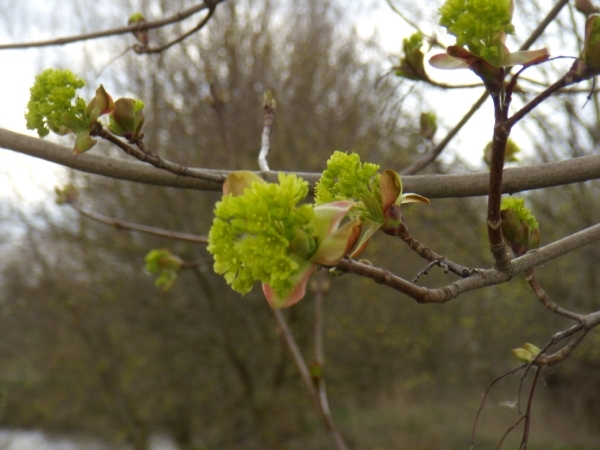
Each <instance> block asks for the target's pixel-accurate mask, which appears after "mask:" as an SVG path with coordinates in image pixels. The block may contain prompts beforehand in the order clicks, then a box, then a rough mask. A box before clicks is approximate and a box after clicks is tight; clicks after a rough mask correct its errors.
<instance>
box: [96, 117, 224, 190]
mask: <svg viewBox="0 0 600 450" xmlns="http://www.w3.org/2000/svg"><path fill="white" fill-rule="evenodd" d="M92 135H95V136H100V137H101V138H103V139H106V140H107V141H109V142H111V143H112V144H114V145H116V146H117V147H119V148H120V149H121V150H123V151H124V152H125V153H127V154H128V155H130V156H133V157H134V158H136V159H139V160H140V161H142V162H146V163H148V164H152V165H153V166H154V167H156V168H158V169H163V170H166V171H168V172H171V173H173V174H175V175H182V176H185V177H193V178H200V179H203V180H207V181H217V182H223V181H224V180H225V177H224V176H223V175H218V174H214V173H207V172H205V171H198V170H193V169H191V168H189V167H186V166H182V165H180V164H176V163H173V162H171V161H167V160H166V159H163V158H161V157H160V156H156V155H155V154H154V153H152V152H149V151H147V150H145V148H144V147H142V148H140V149H137V148H135V147H132V146H131V145H128V144H127V143H125V142H123V141H122V140H121V139H119V138H117V137H116V136H114V135H113V134H111V133H110V132H109V131H107V130H105V129H104V128H103V127H102V125H100V123H97V124H96V127H95V129H94V130H93V132H92ZM142 149H144V150H142Z"/></svg>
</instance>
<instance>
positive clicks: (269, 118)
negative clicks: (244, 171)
mask: <svg viewBox="0 0 600 450" xmlns="http://www.w3.org/2000/svg"><path fill="white" fill-rule="evenodd" d="M275 105H276V104H275V100H274V99H273V95H272V94H271V92H270V91H267V92H265V95H264V100H263V109H264V112H265V126H264V128H263V132H262V138H261V146H260V153H259V154H258V165H259V166H260V169H261V170H263V171H265V172H268V171H269V170H271V169H269V163H268V162H267V157H268V156H269V150H270V148H271V146H270V139H269V138H270V136H271V130H272V128H273V120H274V119H275V108H276V106H275Z"/></svg>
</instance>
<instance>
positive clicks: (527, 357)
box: [511, 348, 535, 363]
mask: <svg viewBox="0 0 600 450" xmlns="http://www.w3.org/2000/svg"><path fill="white" fill-rule="evenodd" d="M511 351H512V354H513V355H514V357H515V358H517V359H518V360H519V361H521V362H524V363H529V362H531V361H532V360H533V358H534V357H535V355H533V354H532V353H531V352H530V351H529V350H526V349H524V348H513V349H512V350H511Z"/></svg>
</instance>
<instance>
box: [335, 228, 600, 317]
mask: <svg viewBox="0 0 600 450" xmlns="http://www.w3.org/2000/svg"><path fill="white" fill-rule="evenodd" d="M598 240H600V224H599V225H594V226H592V227H590V228H587V229H585V230H583V231H580V232H578V233H575V234H572V235H571V236H567V237H565V238H563V239H560V240H558V241H556V242H553V243H551V244H548V245H546V246H544V247H541V248H539V249H537V250H535V251H531V252H529V253H527V254H525V255H523V256H520V257H519V258H515V259H513V260H510V261H509V267H508V269H507V270H506V271H504V270H500V269H498V268H497V267H493V268H491V269H476V270H474V273H473V274H471V275H470V276H469V277H467V278H461V279H459V280H456V281H454V282H453V283H451V284H448V285H446V286H444V287H441V288H435V289H429V288H425V287H422V286H417V285H416V284H413V283H411V282H410V281H407V280H405V279H403V278H401V277H399V276H397V275H394V274H392V273H390V272H389V271H387V270H385V269H382V268H379V267H376V266H373V265H369V264H363V263H361V262H358V261H354V260H351V259H343V260H342V261H340V262H339V263H338V264H337V265H336V268H337V269H339V270H341V271H342V272H349V273H354V274H357V275H360V276H364V277H367V278H371V279H372V280H373V281H375V282H376V283H380V284H383V285H385V286H388V287H390V288H392V289H395V290H397V291H400V292H402V293H404V294H406V295H408V296H409V297H411V298H413V299H414V300H416V301H417V302H418V303H445V302H448V301H450V300H452V299H454V298H456V297H458V296H459V295H460V294H463V293H465V292H468V291H471V290H474V289H481V288H483V287H486V286H493V285H496V284H501V283H504V282H506V281H508V280H510V279H511V278H513V277H515V276H516V275H519V274H521V273H524V272H525V271H526V270H528V269H532V268H534V267H536V266H539V265H541V264H544V263H546V262H548V261H550V260H552V259H555V258H558V257H559V256H562V255H565V254H567V253H569V252H571V251H573V250H575V249H577V248H580V247H583V246H584V245H587V244H590V243H592V242H596V241H598ZM595 314H596V313H595ZM595 314H593V315H588V316H586V319H585V323H586V327H588V328H589V327H595V326H597V325H598V323H600V313H597V314H598V317H596V315H595ZM596 321H597V322H596Z"/></svg>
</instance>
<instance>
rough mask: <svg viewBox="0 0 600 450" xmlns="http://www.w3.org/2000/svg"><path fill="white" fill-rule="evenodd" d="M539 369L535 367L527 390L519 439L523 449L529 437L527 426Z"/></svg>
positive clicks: (528, 425) (528, 426)
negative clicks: (522, 425)
mask: <svg viewBox="0 0 600 450" xmlns="http://www.w3.org/2000/svg"><path fill="white" fill-rule="evenodd" d="M541 371H542V368H541V367H536V369H535V376H534V377H533V383H532V384H531V388H530V390H529V398H528V399H527V410H526V411H525V426H524V427H523V439H522V440H521V445H520V447H519V449H520V450H524V449H526V448H527V441H528V439H529V428H530V426H531V406H532V405H533V394H534V392H535V387H536V385H537V381H538V379H539V378H540V373H541Z"/></svg>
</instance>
